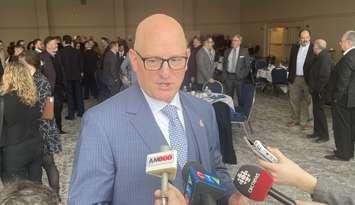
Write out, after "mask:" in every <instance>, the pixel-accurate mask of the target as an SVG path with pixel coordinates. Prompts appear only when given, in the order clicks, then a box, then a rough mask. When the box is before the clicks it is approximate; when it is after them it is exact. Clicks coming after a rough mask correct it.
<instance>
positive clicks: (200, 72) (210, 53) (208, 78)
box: [196, 36, 215, 90]
mask: <svg viewBox="0 0 355 205" xmlns="http://www.w3.org/2000/svg"><path fill="white" fill-rule="evenodd" d="M213 45H214V41H213V39H212V37H211V36H208V37H206V38H205V39H204V40H203V47H202V48H201V49H199V50H198V51H197V53H196V70H197V72H196V79H197V88H198V90H202V87H203V84H205V83H207V82H208V83H214V82H215V80H214V79H213V73H214V70H215V67H214V58H215V50H214V49H213Z"/></svg>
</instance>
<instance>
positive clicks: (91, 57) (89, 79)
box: [83, 41, 99, 99]
mask: <svg viewBox="0 0 355 205" xmlns="http://www.w3.org/2000/svg"><path fill="white" fill-rule="evenodd" d="M92 48H93V42H92V41H87V42H86V43H85V52H84V54H83V58H84V59H83V61H84V98H85V99H89V98H90V94H91V95H92V96H93V97H94V98H96V99H97V98H98V97H99V95H98V90H97V83H96V79H95V73H96V71H97V70H98V61H99V58H98V54H97V53H96V51H95V50H94V49H92Z"/></svg>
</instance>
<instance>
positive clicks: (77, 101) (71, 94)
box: [67, 80, 84, 118]
mask: <svg viewBox="0 0 355 205" xmlns="http://www.w3.org/2000/svg"><path fill="white" fill-rule="evenodd" d="M67 100H68V117H69V118H74V114H75V108H76V110H77V111H78V115H79V116H82V115H83V114H84V102H83V94H82V89H81V85H80V80H68V89H67Z"/></svg>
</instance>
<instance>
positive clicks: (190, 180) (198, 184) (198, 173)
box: [182, 162, 225, 205]
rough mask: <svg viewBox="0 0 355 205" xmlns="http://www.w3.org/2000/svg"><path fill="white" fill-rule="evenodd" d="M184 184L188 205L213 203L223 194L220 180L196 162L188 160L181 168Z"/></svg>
mask: <svg viewBox="0 0 355 205" xmlns="http://www.w3.org/2000/svg"><path fill="white" fill-rule="evenodd" d="M182 177H183V180H184V182H185V184H186V188H185V199H186V201H187V203H188V204H189V205H215V204H217V203H216V201H217V200H218V199H220V198H222V197H223V196H224V194H225V188H224V186H223V185H222V184H221V180H220V179H219V178H218V177H216V176H213V175H212V174H211V173H209V172H208V171H206V170H205V169H204V168H203V166H202V165H201V164H200V163H198V162H188V163H186V164H185V166H184V168H183V170H182Z"/></svg>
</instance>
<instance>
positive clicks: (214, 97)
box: [190, 91, 234, 111]
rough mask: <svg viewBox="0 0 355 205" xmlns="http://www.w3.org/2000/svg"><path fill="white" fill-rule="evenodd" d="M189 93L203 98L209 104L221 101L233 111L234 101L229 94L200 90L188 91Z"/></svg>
mask: <svg viewBox="0 0 355 205" xmlns="http://www.w3.org/2000/svg"><path fill="white" fill-rule="evenodd" d="M190 94H191V95H193V96H195V97H198V98H200V99H203V100H205V101H207V102H209V103H211V104H213V103H216V102H223V103H225V104H227V105H228V106H229V107H230V108H231V109H232V110H233V111H234V102H233V99H232V98H231V97H230V96H229V95H225V94H221V93H210V94H207V93H201V92H194V91H192V92H190Z"/></svg>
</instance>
